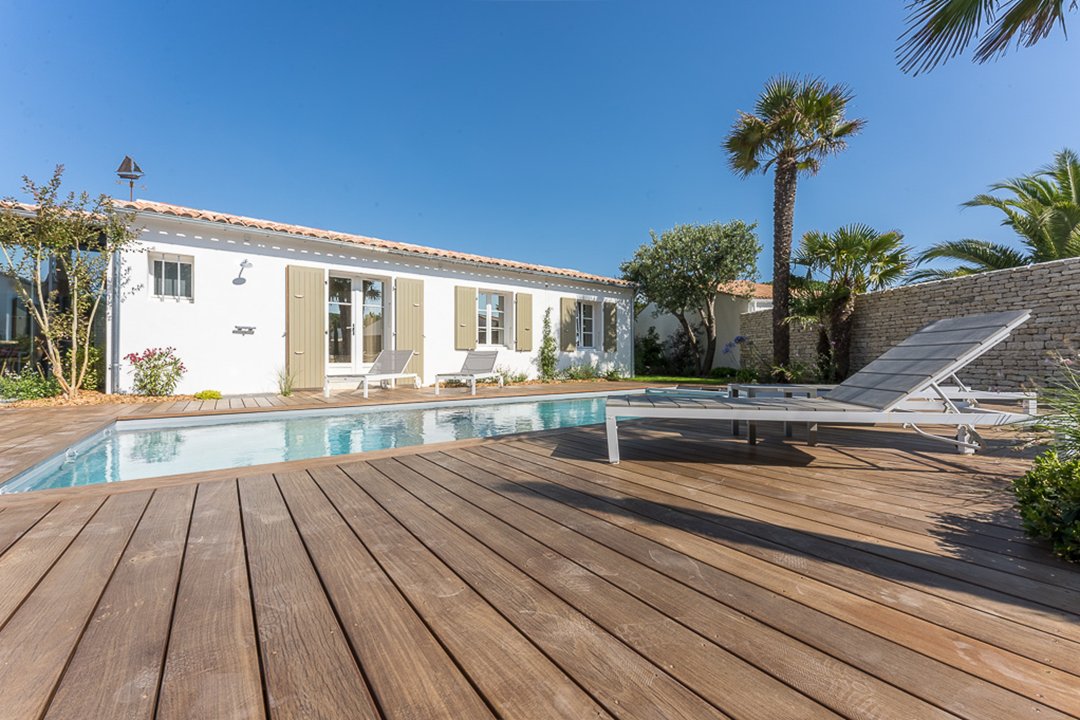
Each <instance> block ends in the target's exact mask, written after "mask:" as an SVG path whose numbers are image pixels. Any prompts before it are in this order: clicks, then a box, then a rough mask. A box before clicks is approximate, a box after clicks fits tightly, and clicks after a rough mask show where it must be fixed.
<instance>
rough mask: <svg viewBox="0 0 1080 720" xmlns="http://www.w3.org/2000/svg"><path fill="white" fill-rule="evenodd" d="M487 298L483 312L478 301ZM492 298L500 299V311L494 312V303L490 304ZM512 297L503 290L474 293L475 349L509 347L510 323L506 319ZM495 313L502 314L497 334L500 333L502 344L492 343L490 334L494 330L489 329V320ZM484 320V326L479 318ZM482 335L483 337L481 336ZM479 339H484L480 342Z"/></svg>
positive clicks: (482, 290) (481, 290)
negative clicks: (500, 325)
mask: <svg viewBox="0 0 1080 720" xmlns="http://www.w3.org/2000/svg"><path fill="white" fill-rule="evenodd" d="M485 296H487V298H488V302H487V303H486V304H485V305H484V308H483V310H481V308H480V300H481V299H482V298H483V297H485ZM492 296H499V297H501V298H502V301H503V302H502V308H503V309H502V310H498V311H496V310H494V307H495V306H494V303H492V302H491V298H492ZM511 298H512V295H511V294H510V293H508V292H506V291H503V290H484V289H479V290H477V291H476V318H477V319H476V346H477V347H505V348H508V347H510V344H509V337H510V323H509V322H508V321H507V318H508V317H509V316H510V312H511V306H510V300H511ZM496 313H502V327H501V328H499V332H500V333H502V342H494V339H493V337H492V334H493V333H494V330H492V328H491V318H492V317H494V316H495V314H496ZM481 316H482V317H483V318H484V324H483V325H481V323H480V318H481ZM481 333H483V336H481ZM481 337H483V338H484V339H483V340H481Z"/></svg>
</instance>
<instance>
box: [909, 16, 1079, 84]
mask: <svg viewBox="0 0 1080 720" xmlns="http://www.w3.org/2000/svg"><path fill="white" fill-rule="evenodd" d="M1077 4H1078V2H1077V0H1022V1H1020V2H1018V1H1017V0H910V2H909V3H908V9H909V10H910V11H911V12H910V13H909V15H908V27H907V30H905V31H904V33H903V34H902V35H901V36H900V40H901V43H900V47H899V48H897V50H896V55H897V62H898V63H899V64H900V69H901V70H903V71H904V72H906V73H912V74H913V75H918V74H919V73H920V72H926V71H929V70H933V69H934V68H935V67H937V66H938V65H939V64H941V63H943V62H945V61H946V60H948V59H949V58H952V57H955V56H957V55H959V54H960V53H962V52H963V51H964V50H965V48H967V46H968V45H969V44H970V43H971V41H972V40H973V39H974V38H977V37H979V35H980V33H981V32H982V31H983V27H984V25H985V28H986V34H985V35H983V36H982V40H981V41H980V42H979V44H978V46H977V47H976V48H975V61H976V62H980V63H984V62H986V61H987V60H991V59H993V58H995V57H1000V56H1001V55H1003V54H1005V51H1006V50H1008V49H1009V45H1011V44H1012V43H1013V41H1014V40H1015V41H1016V44H1017V46H1021V45H1022V46H1024V47H1031V46H1032V45H1034V44H1036V43H1037V42H1039V41H1040V40H1042V39H1044V38H1045V37H1047V36H1048V35H1049V34H1050V32H1051V31H1052V30H1053V29H1054V26H1055V25H1059V26H1061V31H1062V32H1063V33H1064V32H1065V12H1066V8H1067V9H1068V10H1076V8H1077Z"/></svg>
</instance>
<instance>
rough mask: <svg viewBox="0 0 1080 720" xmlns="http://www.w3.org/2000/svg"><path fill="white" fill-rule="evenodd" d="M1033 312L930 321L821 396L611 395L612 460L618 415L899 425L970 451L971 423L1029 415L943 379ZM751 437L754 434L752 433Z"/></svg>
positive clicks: (974, 438) (976, 441)
mask: <svg viewBox="0 0 1080 720" xmlns="http://www.w3.org/2000/svg"><path fill="white" fill-rule="evenodd" d="M1030 316H1031V313H1030V312H1029V311H1026V310H1018V311H1009V312H999V313H989V314H986V315H972V316H967V317H960V318H951V319H948V320H939V321H937V322H934V323H931V324H930V325H927V326H926V327H925V328H923V329H922V330H920V331H919V332H917V333H915V334H914V335H912V336H911V337H909V338H907V339H906V340H904V341H903V342H901V343H900V344H898V345H896V346H895V347H893V348H891V349H890V350H888V351H886V352H885V353H884V354H883V355H881V356H880V357H879V358H877V359H876V360H874V361H873V362H871V363H870V364H869V365H867V366H866V367H864V368H863V369H862V370H860V371H859V372H857V373H855V374H854V375H852V376H851V377H850V378H848V379H847V380H845V381H844V382H842V383H840V384H839V385H837V386H836V387H835V388H833V389H831V390H830V391H829V392H828V394H827V395H826V396H820V395H817V394H816V393H813V394H811V393H806V394H807V395H813V396H810V397H802V396H800V397H767V398H765V397H754V398H750V397H738V398H724V397H709V396H708V393H704V392H695V393H672V394H664V393H653V394H648V393H644V394H635V395H623V396H618V397H610V398H608V400H607V409H606V422H607V442H608V457H609V460H610V461H611V462H613V463H616V462H618V461H619V441H618V418H620V417H623V418H629V417H645V418H683V419H702V420H729V421H733V422H735V421H746V422H748V423H756V422H781V423H806V424H807V427H808V436H809V437H808V439H809V440H810V442H811V443H813V442H814V440H815V437H816V431H817V426H818V425H819V424H822V423H824V424H835V425H900V426H902V427H910V428H912V429H913V430H914V431H915V432H917V433H919V434H920V435H923V436H925V437H930V438H934V439H937V440H943V441H945V442H948V443H951V444H953V445H954V446H956V448H957V449H958V450H959V451H960V452H964V453H969V452H974V451H975V450H976V449H977V448H979V447H981V445H982V442H981V438H980V437H979V435H978V432H977V431H976V430H975V428H976V427H985V426H993V425H1005V424H1010V423H1016V422H1023V421H1025V420H1030V419H1031V416H1030V415H1026V414H1020V413H1006V412H1000V411H995V410H989V409H985V408H981V407H978V406H976V405H973V404H971V403H970V402H965V401H962V400H961V401H958V400H954V399H952V398H950V397H949V396H948V395H947V394H946V393H945V392H944V391H943V390H942V384H943V383H944V382H947V381H948V380H949V379H951V378H954V377H955V375H956V374H957V373H958V372H959V371H960V370H962V369H963V368H964V367H966V366H967V365H969V364H970V363H972V362H973V361H974V360H975V359H977V358H979V357H980V356H982V355H983V354H985V353H986V352H987V351H989V350H990V349H991V348H993V347H994V346H996V345H997V344H998V343H1000V342H1002V341H1003V340H1004V339H1005V338H1007V337H1008V336H1009V334H1010V333H1011V332H1012V331H1013V330H1014V329H1015V328H1016V327H1018V326H1019V325H1021V324H1022V323H1023V322H1025V321H1026V320H1027V319H1028V318H1029V317H1030ZM793 394H794V393H793ZM921 425H949V426H955V427H956V436H955V438H950V437H942V436H939V435H932V434H930V433H927V432H926V431H924V430H922V428H921V427H920V426H921ZM750 439H751V441H753V437H752V433H751V438H750Z"/></svg>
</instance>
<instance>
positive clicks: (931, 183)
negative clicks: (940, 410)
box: [0, 0, 1080, 279]
mask: <svg viewBox="0 0 1080 720" xmlns="http://www.w3.org/2000/svg"><path fill="white" fill-rule="evenodd" d="M101 5H102V4H100V3H73V2H67V3H53V2H44V1H41V0H38V1H37V2H26V1H24V0H15V1H13V0H4V1H3V2H0V67H3V68H5V70H6V72H5V79H6V82H5V91H4V103H3V105H4V111H3V112H2V113H0V137H2V138H3V140H2V141H0V195H11V194H16V193H17V191H18V190H19V184H20V180H19V178H20V177H21V176H22V175H23V174H30V175H31V176H33V177H35V178H40V179H44V178H45V177H47V176H48V174H49V173H50V171H51V168H52V166H53V165H54V164H56V163H59V162H62V163H64V164H65V165H66V166H67V168H68V172H67V181H68V182H67V184H68V187H69V188H70V189H86V190H89V191H91V192H94V193H98V192H105V193H110V194H114V195H117V196H123V197H126V188H122V187H120V186H119V185H117V184H116V183H115V177H114V175H113V174H112V173H113V170H114V169H115V168H116V166H117V164H118V163H119V161H120V159H121V158H122V157H123V156H124V154H126V153H130V154H132V155H133V156H134V157H135V158H136V160H137V161H138V162H139V163H140V164H141V165H142V166H143V168H144V169H145V170H146V173H147V175H146V178H145V179H144V181H143V184H144V185H145V189H139V191H138V195H139V196H140V197H143V198H146V199H153V200H161V201H165V202H173V203H177V204H181V205H190V206H194V207H200V208H207V209H213V210H220V211H225V212H232V213H237V214H244V215H252V216H256V217H265V218H269V219H273V220H278V221H283V222H293V223H300V224H306V225H313V226H316V227H322V228H328V229H334V230H344V231H351V232H357V233H363V234H368V235H375V236H379V237H384V238H387V239H393V240H400V241H405V242H415V243H421V244H427V245H435V246H439V247H447V248H453V249H457V250H463V251H469V252H476V253H482V254H487V255H496V256H502V257H509V258H514V259H518V260H524V261H531V262H540V263H547V264H553V265H560V266H569V267H575V268H578V269H581V270H586V271H591V272H598V273H604V274H614V273H617V272H618V265H619V262H620V261H621V260H623V259H625V258H627V257H629V255H630V254H631V253H632V252H633V250H634V248H635V247H636V246H637V245H639V244H640V243H642V242H645V241H646V240H647V239H648V232H649V229H650V228H655V229H657V230H662V229H664V228H667V227H670V226H671V225H674V224H676V223H682V222H708V221H711V220H727V219H731V218H742V219H745V220H748V221H757V222H758V223H759V231H760V235H761V239H762V243H763V245H765V248H766V250H765V253H763V256H762V258H763V260H762V262H761V268H762V271H763V274H762V278H763V279H767V277H768V273H769V264H770V263H769V253H770V252H771V237H772V224H771V223H772V184H771V179H770V178H769V177H763V176H759V177H753V178H751V179H747V180H743V179H739V178H738V177H736V176H735V175H733V174H732V173H731V172H730V171H729V170H728V169H727V165H726V160H725V157H724V154H723V152H722V147H721V145H722V142H723V139H724V135H725V133H726V132H727V130H728V128H729V126H730V125H731V123H732V121H733V120H734V118H735V115H736V111H737V110H738V109H740V108H743V109H750V108H751V107H752V104H753V101H754V98H755V97H756V94H757V92H758V91H759V89H760V87H761V86H762V84H763V83H764V82H765V81H766V80H767V79H768V78H769V77H770V76H772V75H774V74H776V73H780V72H787V73H807V74H815V75H821V76H823V77H825V78H826V79H828V80H829V81H832V82H845V83H848V84H849V85H850V86H851V87H852V89H853V90H854V92H855V93H856V99H855V101H854V103H853V106H852V113H853V114H855V115H858V116H861V117H864V118H866V119H867V120H868V121H869V125H868V126H867V129H866V130H865V132H864V133H863V134H862V135H861V136H859V137H857V138H855V139H854V140H853V141H852V143H851V146H850V148H849V149H848V150H847V151H846V152H845V153H844V154H843V155H841V156H839V157H836V158H833V159H830V160H829V161H827V162H826V164H825V166H824V168H823V170H822V172H821V173H820V174H819V175H817V176H815V177H809V178H804V179H803V180H802V181H801V184H800V188H799V194H798V201H797V206H796V213H795V231H796V237H798V236H799V235H801V234H802V233H803V232H805V231H807V230H810V229H820V230H831V229H834V228H835V227H837V226H839V225H842V224H846V223H850V222H856V221H858V222H866V223H870V224H872V225H874V226H875V227H878V228H879V229H883V230H884V229H894V228H895V229H900V230H902V231H903V232H904V233H905V234H906V236H907V240H908V242H909V243H910V244H911V245H913V246H915V247H921V246H925V245H927V244H929V243H932V242H935V241H939V240H945V239H952V238H960V237H980V238H986V239H996V240H1004V241H1009V240H1011V236H1010V234H1009V233H1008V232H1007V231H1006V230H1004V229H1003V228H1001V227H999V224H998V220H999V219H998V217H997V216H996V215H995V213H994V211H992V210H989V209H969V210H961V209H960V207H959V205H960V203H961V202H963V201H964V200H966V199H968V198H970V197H971V196H972V195H974V194H976V193H978V192H981V191H983V190H984V189H985V187H986V186H987V185H988V184H990V183H991V182H994V181H996V180H999V179H1004V178H1006V177H1009V176H1013V175H1017V174H1020V173H1024V172H1028V171H1031V170H1034V169H1035V168H1037V167H1039V166H1041V165H1043V164H1044V163H1046V162H1048V161H1049V160H1050V158H1051V155H1052V154H1053V152H1054V151H1055V150H1057V149H1060V148H1061V147H1065V146H1071V147H1074V148H1077V149H1080V125H1078V124H1077V122H1076V118H1077V117H1078V115H1080V86H1078V85H1077V84H1076V82H1075V81H1074V80H1071V79H1070V78H1071V77H1072V76H1074V75H1075V73H1076V69H1077V68H1078V67H1080V43H1078V42H1077V41H1075V40H1074V41H1072V42H1066V41H1065V40H1064V39H1063V38H1062V37H1061V36H1060V33H1055V34H1054V36H1052V38H1051V39H1049V40H1047V41H1044V42H1043V43H1042V44H1040V45H1039V46H1037V47H1036V48H1033V49H1029V50H1021V51H1018V52H1013V53H1011V54H1010V55H1009V56H1007V57H1006V58H1005V59H1004V60H1002V61H999V62H997V63H994V64H990V65H984V66H977V65H973V64H972V63H971V62H970V61H969V60H968V59H967V58H962V59H960V60H958V61H953V62H951V63H949V64H948V65H946V66H944V67H942V68H939V69H938V70H936V71H934V72H933V73H931V74H929V75H926V76H920V77H917V78H912V77H909V76H906V75H903V74H902V73H900V71H899V70H898V69H897V68H896V65H895V62H894V55H893V51H894V47H895V44H896V43H895V39H896V36H897V35H898V34H899V33H900V32H901V30H902V28H903V19H904V9H903V5H904V3H903V1H902V0H874V1H873V2H866V0H837V1H835V2H833V1H830V2H826V3H813V2H804V1H802V0H776V1H775V2H772V3H763V2H762V3H735V2H715V1H713V2H681V1H672V2H622V1H620V0H606V1H604V0H598V1H581V2H575V1H545V0H533V1H528V0H502V1H482V0H468V1H458V0H443V1H441V2H427V3H421V2H380V3H357V7H355V8H346V7H345V6H346V5H347V4H346V3H332V4H319V3H306V4H297V3H277V2H269V1H268V2H259V3H255V2H252V3H205V4H204V3H200V2H194V1H188V2H184V3H164V2H155V1H146V0H144V1H143V2H139V3H109V4H108V5H107V6H105V7H102V6H101ZM1071 19H1072V20H1073V21H1074V23H1075V22H1076V21H1077V20H1078V19H1080V16H1077V15H1076V14H1073V15H1072V16H1071ZM1074 32H1075V30H1074Z"/></svg>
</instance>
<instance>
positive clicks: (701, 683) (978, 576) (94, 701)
mask: <svg viewBox="0 0 1080 720" xmlns="http://www.w3.org/2000/svg"><path fill="white" fill-rule="evenodd" d="M727 435H728V433H727V432H726V426H717V427H715V428H706V427H703V426H701V425H696V426H690V425H685V424H680V423H675V422H670V421H668V422H651V423H628V424H627V425H626V427H625V429H624V430H623V436H624V440H623V451H624V461H623V463H622V464H621V465H618V466H611V465H608V464H606V463H604V462H603V461H602V459H603V452H604V451H603V447H604V444H603V438H602V433H601V430H600V428H597V427H590V428H581V429H574V430H561V431H554V432H549V433H541V434H533V435H526V436H518V437H512V438H505V439H499V440H491V441H485V442H481V443H475V444H472V445H468V446H456V447H445V448H443V449H442V450H441V451H437V452H436V451H432V450H431V449H430V448H423V447H421V448H415V449H413V450H412V451H409V452H397V453H396V454H393V455H385V456H371V457H370V458H369V459H367V460H365V461H363V462H358V461H351V462H344V463H340V464H336V465H335V464H330V465H327V464H321V465H317V466H313V467H311V468H310V469H307V470H295V469H293V470H289V471H282V472H273V473H264V474H258V475H244V476H242V477H239V478H232V479H227V480H205V481H202V482H189V483H186V484H178V485H169V486H164V487H154V486H153V484H152V483H151V484H149V485H147V484H144V485H141V486H134V489H132V486H126V484H125V483H120V484H116V485H113V486H104V489H102V486H99V487H98V488H97V489H96V490H95V492H87V493H85V494H82V495H79V494H76V495H72V496H65V498H64V499H62V500H60V501H57V500H55V499H50V500H48V501H47V502H31V501H29V500H31V499H32V498H29V497H25V496H24V497H23V498H17V499H0V718H2V719H5V720H6V719H7V718H11V719H12V720H15V719H18V720H25V719H28V718H40V717H47V718H57V719H59V718H72V719H78V720H83V719H86V718H109V719H112V718H162V719H169V718H267V717H269V718H319V717H325V718H485V717H500V718H555V717H558V718H574V719H575V720H578V719H580V718H607V717H618V718H665V719H667V718H694V719H698V718H710V717H731V718H769V719H773V718H819V717H850V718H903V719H904V720H911V719H913V718H918V719H920V720H921V719H923V718H957V717H960V718H971V719H972V720H975V719H978V720H984V719H987V718H1007V719H1009V720H1014V719H1015V718H1043V719H1045V718H1064V717H1069V716H1076V715H1078V714H1080V615H1078V613H1080V572H1078V570H1077V568H1075V567H1072V566H1067V565H1065V564H1062V563H1058V562H1056V561H1054V560H1053V559H1052V558H1051V557H1050V556H1049V555H1048V553H1047V551H1046V550H1045V549H1044V548H1043V547H1041V546H1039V545H1037V544H1035V543H1032V542H1030V541H1028V540H1026V539H1024V537H1023V535H1022V533H1021V532H1020V531H1019V530H1018V527H1017V519H1016V517H1015V513H1014V512H1013V511H1012V510H1011V509H1010V505H1011V500H1010V498H1009V496H1008V494H1007V492H1006V488H1007V483H1008V480H1009V479H1010V478H1011V477H1014V476H1015V475H1016V473H1018V472H1020V471H1022V469H1023V468H1024V467H1025V466H1026V462H1027V461H1026V460H1024V459H1023V458H1020V457H1017V456H1015V455H1014V454H1011V453H1010V452H1009V451H1007V450H999V451H998V452H992V453H989V454H988V455H980V456H975V457H962V456H958V455H954V454H949V453H948V452H947V451H943V450H942V448H940V447H938V446H937V445H934V444H930V443H928V442H927V441H924V440H921V439H919V438H917V437H915V436H913V435H911V434H909V433H901V432H897V431H886V430H874V429H864V430H846V429H828V430H824V431H823V432H822V435H821V442H822V444H821V445H819V446H817V447H813V448H811V447H806V446H802V445H799V444H791V443H783V442H781V441H780V440H779V439H778V438H777V437H776V436H775V435H768V434H767V435H766V436H765V441H764V442H763V443H762V444H760V445H758V446H755V447H750V446H747V445H745V444H743V443H740V442H738V441H737V440H734V439H732V438H730V437H728V436H727ZM717 438H719V439H717Z"/></svg>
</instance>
